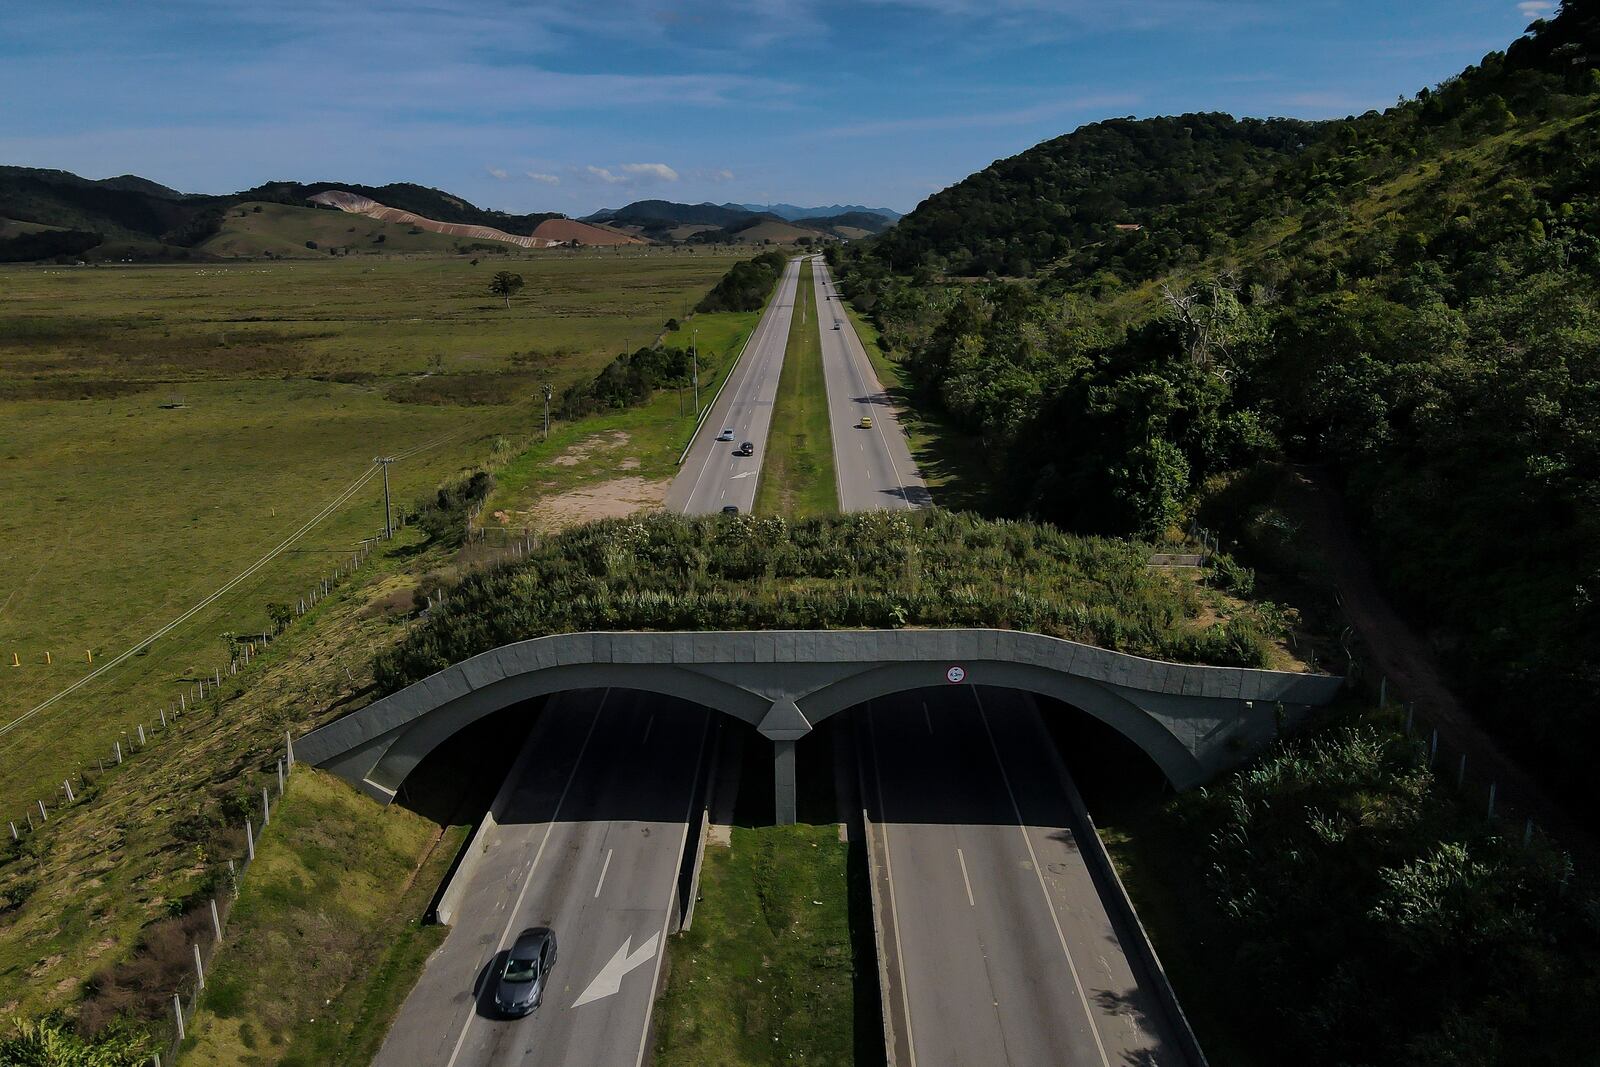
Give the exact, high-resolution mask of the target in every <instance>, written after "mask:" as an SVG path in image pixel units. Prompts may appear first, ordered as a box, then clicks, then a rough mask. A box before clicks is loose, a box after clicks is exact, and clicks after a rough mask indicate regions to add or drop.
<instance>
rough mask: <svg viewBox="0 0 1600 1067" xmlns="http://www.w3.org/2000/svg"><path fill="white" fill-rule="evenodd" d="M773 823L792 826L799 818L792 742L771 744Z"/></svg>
mask: <svg viewBox="0 0 1600 1067" xmlns="http://www.w3.org/2000/svg"><path fill="white" fill-rule="evenodd" d="M772 785H773V811H774V812H775V813H776V814H775V816H774V819H773V821H774V822H776V823H777V824H778V825H779V826H793V825H794V823H795V820H796V819H798V818H799V817H800V811H799V808H800V800H799V794H798V791H797V790H796V788H795V777H794V742H793V741H774V742H772Z"/></svg>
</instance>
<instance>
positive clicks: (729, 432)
mask: <svg viewBox="0 0 1600 1067" xmlns="http://www.w3.org/2000/svg"><path fill="white" fill-rule="evenodd" d="M717 440H719V441H731V440H733V427H732V426H729V427H727V428H726V429H724V430H723V431H722V432H721V433H719V434H717Z"/></svg>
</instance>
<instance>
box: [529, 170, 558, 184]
mask: <svg viewBox="0 0 1600 1067" xmlns="http://www.w3.org/2000/svg"><path fill="white" fill-rule="evenodd" d="M527 173H528V177H530V178H532V179H533V180H534V181H536V182H540V183H542V184H544V185H560V184H561V179H560V178H559V177H557V176H556V175H554V174H541V173H539V172H538V171H536V170H530V171H528V172H527Z"/></svg>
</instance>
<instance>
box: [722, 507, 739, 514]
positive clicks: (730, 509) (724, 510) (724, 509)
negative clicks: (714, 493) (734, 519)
mask: <svg viewBox="0 0 1600 1067" xmlns="http://www.w3.org/2000/svg"><path fill="white" fill-rule="evenodd" d="M722 513H723V514H724V515H737V514H739V505H738V504H724V505H722Z"/></svg>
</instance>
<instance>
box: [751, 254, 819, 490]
mask: <svg viewBox="0 0 1600 1067" xmlns="http://www.w3.org/2000/svg"><path fill="white" fill-rule="evenodd" d="M798 292H799V300H798V301H797V304H798V307H797V308H796V310H797V311H798V312H799V314H797V315H795V317H794V319H793V321H792V322H791V323H790V326H789V340H788V348H787V350H786V351H785V353H784V357H783V373H782V374H781V375H780V376H779V378H778V395H777V401H776V403H775V404H774V406H773V411H772V427H771V429H770V431H769V432H768V434H767V454H766V455H765V456H764V457H763V458H762V461H761V484H760V487H759V488H758V489H757V491H756V504H755V510H756V512H757V513H758V514H763V515H767V514H775V515H782V516H783V517H784V518H787V519H806V518H811V517H813V516H816V515H836V514H838V511H839V485H838V480H837V475H836V473H835V471H834V469H833V438H832V437H831V436H830V434H829V430H828V390H827V382H826V381H825V380H824V378H823V372H822V347H821V338H820V335H819V333H818V323H817V302H816V293H815V287H814V286H813V285H812V284H811V263H810V261H807V262H806V263H804V264H803V265H802V266H801V269H800V288H799V290H798Z"/></svg>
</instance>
